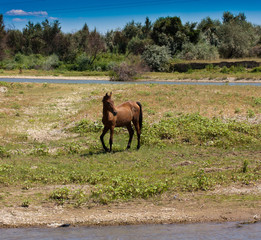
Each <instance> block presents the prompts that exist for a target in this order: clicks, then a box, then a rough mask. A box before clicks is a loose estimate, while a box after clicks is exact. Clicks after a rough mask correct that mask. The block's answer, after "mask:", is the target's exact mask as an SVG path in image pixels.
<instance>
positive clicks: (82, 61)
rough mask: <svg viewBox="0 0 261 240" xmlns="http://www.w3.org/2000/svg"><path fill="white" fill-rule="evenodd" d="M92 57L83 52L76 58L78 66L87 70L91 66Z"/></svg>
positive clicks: (80, 69)
mask: <svg viewBox="0 0 261 240" xmlns="http://www.w3.org/2000/svg"><path fill="white" fill-rule="evenodd" d="M89 65H90V58H89V57H88V56H87V55H86V54H85V53H82V54H81V55H79V56H78V57H77V58H76V68H77V70H79V71H85V70H88V68H89V67H90V66H89Z"/></svg>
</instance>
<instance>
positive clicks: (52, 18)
mask: <svg viewBox="0 0 261 240" xmlns="http://www.w3.org/2000/svg"><path fill="white" fill-rule="evenodd" d="M49 20H58V18H56V17H49Z"/></svg>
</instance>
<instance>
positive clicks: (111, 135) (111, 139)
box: [110, 127, 114, 152]
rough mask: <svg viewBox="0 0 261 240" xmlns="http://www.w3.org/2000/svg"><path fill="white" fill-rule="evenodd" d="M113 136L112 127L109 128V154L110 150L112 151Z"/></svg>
mask: <svg viewBox="0 0 261 240" xmlns="http://www.w3.org/2000/svg"><path fill="white" fill-rule="evenodd" d="M113 134H114V127H111V128H110V152H111V150H112V144H113Z"/></svg>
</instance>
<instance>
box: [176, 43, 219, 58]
mask: <svg viewBox="0 0 261 240" xmlns="http://www.w3.org/2000/svg"><path fill="white" fill-rule="evenodd" d="M176 57H177V58H181V59H185V60H214V59H218V58H219V54H218V49H217V48H216V47H215V46H212V45H211V44H209V43H207V42H199V43H197V44H192V43H190V42H187V43H185V44H183V46H182V51H181V52H180V53H179V54H177V55H176Z"/></svg>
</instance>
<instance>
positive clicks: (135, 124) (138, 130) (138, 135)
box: [133, 121, 141, 149]
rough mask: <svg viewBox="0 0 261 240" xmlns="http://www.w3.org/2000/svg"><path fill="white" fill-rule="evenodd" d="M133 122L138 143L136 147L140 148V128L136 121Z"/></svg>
mask: <svg viewBox="0 0 261 240" xmlns="http://www.w3.org/2000/svg"><path fill="white" fill-rule="evenodd" d="M133 124H134V126H135V129H136V132H137V138H138V144H137V149H140V134H141V129H140V125H139V122H138V121H133Z"/></svg>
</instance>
